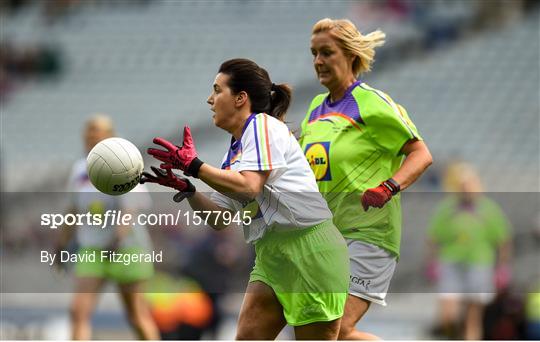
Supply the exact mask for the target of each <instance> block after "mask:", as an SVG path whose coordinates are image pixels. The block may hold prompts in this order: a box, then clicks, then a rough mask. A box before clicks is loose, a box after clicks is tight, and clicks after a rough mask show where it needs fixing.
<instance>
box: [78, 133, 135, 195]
mask: <svg viewBox="0 0 540 342" xmlns="http://www.w3.org/2000/svg"><path fill="white" fill-rule="evenodd" d="M143 168H144V163H143V159H142V156H141V152H139V149H138V148H137V147H136V146H135V145H133V144H132V143H131V142H129V141H127V140H126V139H122V138H108V139H105V140H102V141H100V142H99V143H98V144H97V145H96V146H94V148H93V149H92V150H91V151H90V153H88V157H87V158H86V170H87V171H88V177H89V178H90V181H91V182H92V184H94V186H95V187H96V188H97V189H98V190H99V191H101V192H103V193H105V194H108V195H122V194H125V193H126V192H129V191H131V190H132V189H133V188H134V187H136V186H137V184H139V179H140V177H141V173H142V172H143Z"/></svg>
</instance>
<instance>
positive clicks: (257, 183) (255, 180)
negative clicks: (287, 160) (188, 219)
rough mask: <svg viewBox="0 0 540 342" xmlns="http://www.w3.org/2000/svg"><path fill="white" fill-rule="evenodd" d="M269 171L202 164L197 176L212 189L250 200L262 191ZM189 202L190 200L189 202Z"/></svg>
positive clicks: (239, 198) (243, 199) (235, 197)
mask: <svg viewBox="0 0 540 342" xmlns="http://www.w3.org/2000/svg"><path fill="white" fill-rule="evenodd" d="M269 176H270V171H241V172H237V171H231V170H222V169H218V168H216V167H213V166H211V165H209V164H203V165H202V166H201V168H200V170H199V178H200V179H201V180H202V181H203V182H205V183H206V184H208V185H210V186H211V187H212V188H213V189H215V190H217V191H219V192H221V193H223V194H226V195H228V196H230V197H231V198H233V197H234V199H236V200H239V201H246V200H248V201H251V200H253V199H254V198H255V197H256V196H257V194H259V193H260V192H261V191H262V188H263V186H264V183H266V180H267V179H268V177H269ZM190 203H191V202H190Z"/></svg>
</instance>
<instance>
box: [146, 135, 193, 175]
mask: <svg viewBox="0 0 540 342" xmlns="http://www.w3.org/2000/svg"><path fill="white" fill-rule="evenodd" d="M154 144H157V145H160V146H163V147H165V148H166V149H167V151H163V150H158V149H156V148H149V149H148V151H147V152H148V154H150V155H151V156H153V157H154V158H156V159H158V160H160V161H162V162H163V163H162V164H161V165H160V167H161V168H162V169H180V170H182V171H184V173H185V174H186V175H188V176H193V177H197V176H198V174H199V169H200V168H201V165H202V164H203V162H202V161H201V160H199V158H197V150H195V144H194V143H193V137H192V136H191V130H190V129H189V126H185V127H184V142H183V144H182V146H181V147H180V146H176V145H174V144H173V143H171V142H169V141H167V140H165V139H163V138H159V137H158V138H154Z"/></svg>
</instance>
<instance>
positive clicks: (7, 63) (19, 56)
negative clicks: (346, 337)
mask: <svg viewBox="0 0 540 342" xmlns="http://www.w3.org/2000/svg"><path fill="white" fill-rule="evenodd" d="M0 46H1V49H0V102H4V101H5V100H6V99H7V97H8V96H9V95H10V93H11V92H12V91H13V90H15V89H17V83H18V82H23V81H25V80H28V79H34V78H52V77H56V76H58V75H59V74H60V73H61V72H62V68H63V63H62V58H61V53H60V51H59V49H57V48H56V47H54V46H52V45H44V44H43V45H38V44H36V45H30V46H14V45H13V44H11V43H10V42H9V41H4V42H1V43H0Z"/></svg>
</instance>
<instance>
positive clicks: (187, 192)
mask: <svg viewBox="0 0 540 342" xmlns="http://www.w3.org/2000/svg"><path fill="white" fill-rule="evenodd" d="M150 169H152V171H153V172H154V174H151V173H149V172H143V173H142V175H141V180H140V183H141V184H144V183H156V184H159V185H163V186H166V187H169V188H173V189H175V190H178V191H180V194H182V195H176V196H174V200H175V202H180V201H182V200H183V199H184V198H186V197H190V196H192V195H193V194H194V193H195V191H196V189H195V186H194V185H193V184H192V183H191V182H190V181H189V179H187V178H184V177H180V176H178V175H176V174H174V173H173V172H172V171H171V169H167V170H166V171H165V170H162V169H158V168H157V167H154V166H150Z"/></svg>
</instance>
